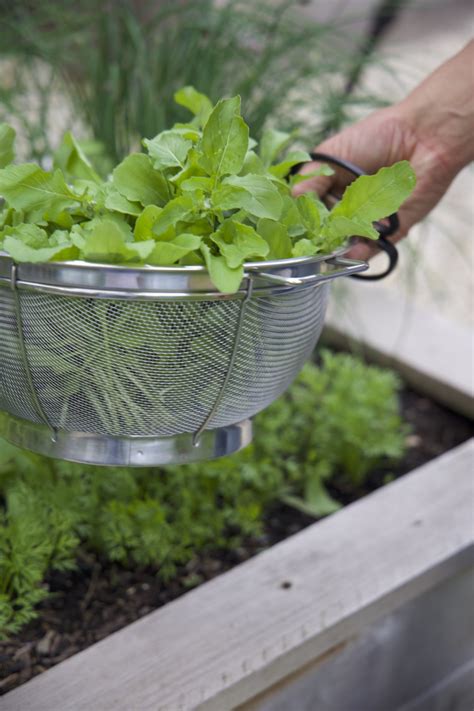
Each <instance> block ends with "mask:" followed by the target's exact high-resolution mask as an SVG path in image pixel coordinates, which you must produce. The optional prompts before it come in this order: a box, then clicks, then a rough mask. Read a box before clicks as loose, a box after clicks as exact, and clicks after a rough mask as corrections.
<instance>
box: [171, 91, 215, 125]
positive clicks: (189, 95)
mask: <svg viewBox="0 0 474 711" xmlns="http://www.w3.org/2000/svg"><path fill="white" fill-rule="evenodd" d="M174 100H175V101H176V103H177V104H179V105H180V106H184V107H185V108H186V109H188V110H189V111H191V113H192V114H194V116H196V118H197V119H198V121H199V125H200V126H203V125H204V124H205V123H206V121H207V119H208V118H209V115H210V114H211V112H212V102H211V100H210V99H208V97H207V96H206V95H205V94H201V93H200V92H199V91H196V89H195V88H194V87H193V86H184V87H183V88H182V89H180V90H179V91H177V92H176V93H175V95H174Z"/></svg>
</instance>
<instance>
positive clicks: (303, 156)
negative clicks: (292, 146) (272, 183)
mask: <svg viewBox="0 0 474 711" xmlns="http://www.w3.org/2000/svg"><path fill="white" fill-rule="evenodd" d="M310 160H311V156H310V155H309V153H306V151H293V153H289V154H288V155H287V156H286V157H285V159H284V160H283V161H281V163H277V164H276V165H272V166H270V168H269V171H270V173H271V174H272V175H274V176H275V177H276V178H286V176H287V175H288V173H289V172H290V170H291V169H292V168H294V166H295V165H301V163H308V162H309V161H310Z"/></svg>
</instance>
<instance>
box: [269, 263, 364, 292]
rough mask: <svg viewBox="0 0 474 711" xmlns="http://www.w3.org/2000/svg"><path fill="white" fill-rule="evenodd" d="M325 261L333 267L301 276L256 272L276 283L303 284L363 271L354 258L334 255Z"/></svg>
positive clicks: (286, 284) (316, 282) (287, 284)
mask: <svg viewBox="0 0 474 711" xmlns="http://www.w3.org/2000/svg"><path fill="white" fill-rule="evenodd" d="M325 263H326V264H328V265H331V266H332V267H335V268H334V269H332V270H328V271H326V272H318V273H315V274H308V275H307V276H301V277H285V276H281V275H280V274H272V273H271V272H262V271H259V272H258V274H259V276H260V278H261V279H265V280H267V281H270V282H273V283H276V284H284V285H285V286H304V285H305V284H307V285H312V284H318V283H321V282H323V281H330V280H331V279H335V278H336V277H338V276H350V275H351V274H357V273H358V272H360V271H363V270H361V263H360V262H359V261H357V260H355V259H345V258H344V257H334V258H333V259H327V260H326V262H325Z"/></svg>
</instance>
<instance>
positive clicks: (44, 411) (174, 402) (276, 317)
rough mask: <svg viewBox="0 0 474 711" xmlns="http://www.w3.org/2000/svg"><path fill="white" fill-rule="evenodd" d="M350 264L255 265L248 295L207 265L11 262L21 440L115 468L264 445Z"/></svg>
mask: <svg viewBox="0 0 474 711" xmlns="http://www.w3.org/2000/svg"><path fill="white" fill-rule="evenodd" d="M365 268H366V265H365V263H363V262H354V261H352V260H347V259H344V258H342V257H341V256H337V255H336V256H335V255H332V256H330V257H319V258H304V259H292V260H281V261H277V262H266V263H254V264H248V265H246V270H245V277H244V280H243V282H242V284H241V288H240V290H239V291H238V293H237V294H232V295H225V294H222V293H220V292H218V291H216V289H215V287H214V286H213V285H212V283H211V282H210V280H209V277H208V274H207V272H206V270H205V269H204V268H202V267H169V268H158V267H156V268H147V267H142V268H127V267H115V266H103V265H92V264H86V263H78V262H70V263H51V264H40V265H33V264H24V265H20V266H16V265H14V264H13V263H12V261H11V260H10V259H9V258H8V257H6V256H3V255H2V256H0V410H3V411H4V412H5V413H7V415H8V417H4V427H3V430H4V433H5V436H6V437H7V439H10V440H11V441H13V442H14V443H16V444H18V445H20V446H25V447H27V448H30V449H33V450H35V451H39V452H42V453H45V454H48V455H50V456H56V457H61V458H64V459H70V460H74V461H83V462H90V463H97V464H109V465H151V464H163V463H169V462H175V463H178V462H185V461H192V460H195V459H200V458H210V457H215V456H220V455H222V454H228V453H229V452H231V451H235V450H236V449H239V448H240V447H242V446H244V445H245V444H247V443H248V442H249V441H250V439H251V425H250V422H249V418H251V417H252V416H253V415H255V414H256V413H257V412H259V411H260V410H262V409H264V408H265V407H266V406H267V405H269V404H270V403H271V402H272V401H273V400H275V399H276V398H277V397H278V396H279V395H280V394H281V393H282V392H283V391H284V390H285V389H286V388H287V387H288V385H289V384H290V383H291V381H292V380H293V379H294V378H295V376H296V375H297V373H298V372H299V370H300V368H301V367H302V365H303V363H304V362H305V360H306V359H307V358H308V357H309V355H310V354H311V351H312V350H313V348H314V346H315V344H316V341H317V340H318V337H319V334H320V332H321V329H322V326H323V321H324V315H325V310H326V302H327V296H328V288H329V283H328V282H329V280H331V279H333V278H335V277H338V276H345V275H349V274H352V273H355V272H358V271H362V270H363V269H365Z"/></svg>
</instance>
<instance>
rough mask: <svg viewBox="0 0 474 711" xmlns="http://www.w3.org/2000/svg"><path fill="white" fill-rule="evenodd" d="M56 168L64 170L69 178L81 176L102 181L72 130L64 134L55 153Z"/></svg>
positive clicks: (97, 181) (98, 182)
mask: <svg viewBox="0 0 474 711" xmlns="http://www.w3.org/2000/svg"><path fill="white" fill-rule="evenodd" d="M53 161H54V162H53V164H54V167H55V168H59V169H60V170H62V171H63V173H64V175H67V176H68V178H81V179H83V180H90V181H92V182H93V183H96V184H100V183H101V182H102V181H101V179H100V177H99V176H98V174H97V173H96V171H95V170H94V168H93V166H92V163H91V162H90V160H89V159H88V158H87V156H86V154H85V153H84V151H83V150H82V148H81V146H80V145H79V143H78V142H77V141H76V139H75V138H74V136H73V135H72V133H71V132H70V131H68V132H67V133H65V134H64V137H63V140H62V142H61V145H60V146H59V148H58V150H57V151H56V152H55V154H54V159H53Z"/></svg>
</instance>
